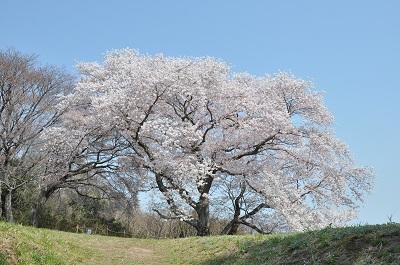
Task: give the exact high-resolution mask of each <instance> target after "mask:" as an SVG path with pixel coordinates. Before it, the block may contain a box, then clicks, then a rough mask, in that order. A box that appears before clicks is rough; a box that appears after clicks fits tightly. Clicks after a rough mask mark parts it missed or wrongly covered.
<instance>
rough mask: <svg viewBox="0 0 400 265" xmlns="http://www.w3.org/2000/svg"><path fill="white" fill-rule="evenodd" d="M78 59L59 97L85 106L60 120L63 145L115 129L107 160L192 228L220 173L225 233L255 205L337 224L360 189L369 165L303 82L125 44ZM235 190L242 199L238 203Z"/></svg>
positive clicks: (201, 225) (304, 221) (203, 226)
mask: <svg viewBox="0 0 400 265" xmlns="http://www.w3.org/2000/svg"><path fill="white" fill-rule="evenodd" d="M79 69H80V72H81V75H82V78H81V80H80V81H79V83H78V84H77V86H76V88H75V90H74V93H72V94H71V95H69V96H68V97H66V98H65V102H64V103H63V104H71V105H73V106H75V108H76V109H79V108H81V109H82V108H83V109H85V112H84V113H85V115H81V114H79V115H75V116H74V115H72V118H71V120H73V121H74V122H73V124H74V126H75V129H76V132H75V131H72V130H70V129H68V134H67V135H68V141H66V143H67V144H71V143H73V142H76V141H79V140H78V139H79V135H81V134H82V133H83V134H84V133H86V132H87V131H88V128H94V125H96V126H97V127H98V130H100V131H110V132H111V131H112V132H117V133H118V137H119V138H118V145H119V146H123V148H121V149H120V151H119V152H120V155H121V157H120V159H119V160H118V163H121V164H122V165H123V168H127V169H129V170H130V171H131V172H134V174H135V175H136V176H140V177H141V178H142V179H143V180H144V181H146V182H147V184H148V185H150V186H155V187H157V189H158V191H159V193H160V194H161V195H162V198H164V201H165V203H166V205H167V206H168V209H169V211H168V212H163V211H160V210H159V209H154V210H155V211H156V212H158V214H159V215H160V216H162V217H164V218H170V219H179V220H181V221H183V222H186V223H188V224H190V225H192V226H193V227H194V228H195V229H196V230H197V234H198V235H200V236H203V235H208V234H209V216H210V209H211V210H212V209H213V207H211V208H210V204H211V203H212V202H213V200H216V199H217V197H221V194H223V189H222V188H221V187H223V185H225V184H226V183H227V180H228V179H230V180H229V181H231V183H233V185H234V189H235V190H236V191H238V192H236V193H232V196H233V197H232V196H231V197H232V198H233V200H232V202H233V203H232V207H233V208H232V209H233V211H232V216H231V219H232V221H231V222H230V224H229V226H228V227H227V228H226V229H224V230H225V232H227V231H230V230H231V232H230V233H234V232H235V230H236V229H237V228H236V227H237V226H238V225H247V226H250V227H252V228H254V229H259V228H258V227H257V226H256V225H255V224H254V223H253V222H252V220H253V218H254V216H255V215H256V214H257V213H259V212H261V211H267V212H268V213H269V216H277V217H279V219H280V220H281V222H284V224H285V225H286V227H288V228H289V229H292V230H301V229H305V228H319V227H323V226H326V225H328V224H340V223H342V222H344V221H347V220H349V219H351V218H353V217H354V210H355V209H356V208H357V206H358V204H359V202H361V201H362V198H363V195H364V194H365V192H366V191H368V190H369V189H370V187H371V173H370V171H369V170H368V169H366V168H363V167H357V166H356V165H355V164H354V162H353V160H352V158H351V156H350V154H349V150H348V148H347V146H346V145H344V144H343V143H342V142H340V141H339V140H338V139H337V138H336V137H335V135H334V132H333V131H332V127H331V125H332V121H333V118H332V115H331V114H330V113H329V112H328V110H327V109H326V107H325V105H324V103H323V98H322V95H321V94H320V93H318V92H316V91H315V90H314V89H313V87H312V84H311V83H310V82H308V81H304V80H301V79H297V78H295V77H293V76H292V75H290V74H287V73H278V74H275V75H271V76H262V77H258V76H252V75H249V74H245V73H240V74H237V73H233V72H232V71H231V70H230V68H229V66H228V65H227V64H225V63H224V62H221V61H219V60H216V59H213V58H207V57H205V58H171V57H165V56H163V55H156V56H149V55H142V54H139V53H138V52H136V51H134V50H130V49H122V50H116V51H113V52H110V53H108V54H107V55H106V57H105V60H104V62H103V63H102V64H98V63H83V64H81V65H80V66H79ZM78 116H79V119H80V120H79V122H78V121H77V119H78ZM89 130H90V129H89ZM63 134H64V133H61V134H60V137H52V138H53V139H57V138H61V139H62V138H63ZM106 142H107V143H109V141H106ZM122 150H123V151H122ZM100 157H101V156H100ZM224 183H225V184H224ZM247 194H251V197H252V198H254V199H252V202H253V203H252V204H250V206H249V207H250V208H249V207H247V208H243V207H242V206H241V204H240V201H241V200H243V199H244V198H245V197H246V196H248V195H247ZM236 198H238V199H237V200H236ZM242 205H243V204H242ZM251 207H253V208H251ZM227 214H228V213H227ZM259 230H260V231H262V230H261V229H259Z"/></svg>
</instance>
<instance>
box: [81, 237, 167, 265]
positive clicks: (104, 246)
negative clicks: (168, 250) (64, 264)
mask: <svg viewBox="0 0 400 265" xmlns="http://www.w3.org/2000/svg"><path fill="white" fill-rule="evenodd" d="M80 244H81V245H82V247H84V248H87V249H88V250H89V251H90V252H94V253H96V254H94V255H90V254H89V253H88V254H89V255H90V256H89V255H88V260H85V261H83V264H107V265H108V264H109V265H113V264H115V265H116V264H118V265H119V264H121V265H124V264H129V265H131V264H132V265H133V264H135V265H136V264H146V265H161V264H163V263H161V261H160V256H159V255H158V254H157V251H156V249H155V247H154V246H150V245H149V246H146V247H143V246H142V244H140V245H138V241H137V240H130V239H127V238H125V239H118V238H106V237H92V238H90V239H89V240H87V238H86V240H85V241H82V242H81V243H80Z"/></svg>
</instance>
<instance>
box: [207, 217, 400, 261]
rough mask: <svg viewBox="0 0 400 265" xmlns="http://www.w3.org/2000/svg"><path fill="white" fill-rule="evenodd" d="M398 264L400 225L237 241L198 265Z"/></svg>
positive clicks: (338, 229) (322, 231) (330, 230)
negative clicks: (228, 250)
mask: <svg viewBox="0 0 400 265" xmlns="http://www.w3.org/2000/svg"><path fill="white" fill-rule="evenodd" d="M216 264H229V265H238V264H246V265H260V264H265V265H299V264H302V265H306V264H313V265H316V264H321V265H329V264H332V265H336V264H337V265H347V264H349V265H350V264H360V265H361V264H365V265H367V264H368V265H374V264H388V265H389V264H393V265H394V264H400V226H399V225H382V226H363V227H348V228H336V229H332V228H327V229H324V230H321V231H313V232H306V233H301V234H291V235H286V236H284V235H276V236H271V237H267V238H265V239H263V240H258V241H257V240H243V241H238V245H237V250H236V252H234V253H230V254H227V255H224V256H218V257H214V258H210V259H208V260H206V261H205V262H203V263H201V265H216Z"/></svg>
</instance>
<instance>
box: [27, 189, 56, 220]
mask: <svg viewBox="0 0 400 265" xmlns="http://www.w3.org/2000/svg"><path fill="white" fill-rule="evenodd" d="M51 194H52V193H50V195H48V194H47V193H46V190H42V191H41V192H40V193H39V197H38V198H37V200H36V201H35V202H34V203H33V204H32V210H31V224H32V226H33V227H38V226H39V217H40V214H41V212H42V209H43V206H44V204H45V203H46V202H47V199H48V198H49V197H48V196H51Z"/></svg>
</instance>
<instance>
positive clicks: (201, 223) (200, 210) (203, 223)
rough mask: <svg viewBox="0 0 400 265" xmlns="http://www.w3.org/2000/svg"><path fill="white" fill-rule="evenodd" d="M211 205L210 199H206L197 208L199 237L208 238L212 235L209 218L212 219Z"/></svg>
mask: <svg viewBox="0 0 400 265" xmlns="http://www.w3.org/2000/svg"><path fill="white" fill-rule="evenodd" d="M209 208H210V203H209V201H208V198H205V199H204V200H203V201H201V202H200V203H199V204H198V206H197V210H196V212H197V216H198V222H197V227H196V230H197V235H198V236H208V235H210V228H209V224H208V222H209V217H210V209H209Z"/></svg>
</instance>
